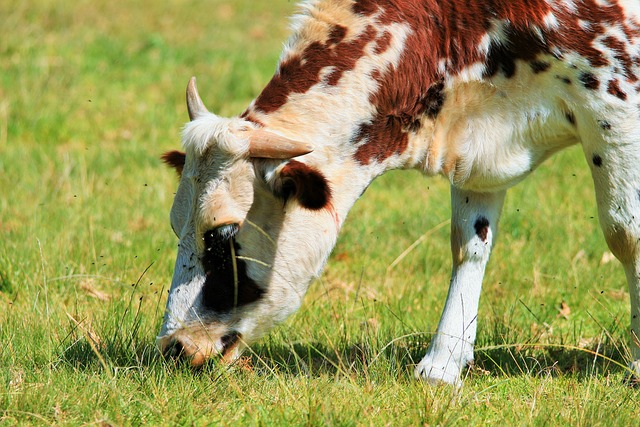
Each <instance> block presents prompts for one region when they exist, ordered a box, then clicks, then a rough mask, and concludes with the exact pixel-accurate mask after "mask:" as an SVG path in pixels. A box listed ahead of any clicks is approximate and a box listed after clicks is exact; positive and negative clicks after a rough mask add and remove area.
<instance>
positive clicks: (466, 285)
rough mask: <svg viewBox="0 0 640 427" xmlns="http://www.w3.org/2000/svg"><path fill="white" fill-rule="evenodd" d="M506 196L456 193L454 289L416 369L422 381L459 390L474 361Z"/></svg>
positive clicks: (453, 198)
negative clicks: (485, 283) (482, 294)
mask: <svg viewBox="0 0 640 427" xmlns="http://www.w3.org/2000/svg"><path fill="white" fill-rule="evenodd" d="M504 195H505V192H504V191H499V192H495V193H474V192H469V191H462V190H459V189H456V188H454V187H452V190H451V209H452V216H451V252H452V255H453V271H452V275H451V284H450V285H449V294H448V295H447V301H446V302H445V305H444V310H443V312H442V317H441V318H440V323H439V324H438V329H437V331H436V334H435V335H434V337H433V339H432V340H431V344H430V345H429V349H428V350H427V354H426V355H425V356H424V358H423V359H422V360H421V361H420V363H418V365H417V366H416V369H415V376H416V378H418V379H423V380H427V381H429V382H432V383H438V382H445V383H449V384H457V383H459V381H460V372H461V371H462V369H463V368H464V367H465V366H466V365H467V364H468V363H469V362H471V361H472V360H473V344H474V342H475V339H476V321H477V317H478V302H479V300H480V291H481V289H482V278H483V276H484V270H485V266H486V265H487V261H488V260H489V254H490V253H491V245H492V244H493V241H494V240H495V237H496V235H497V232H498V220H499V218H500V211H501V210H502V204H503V202H504Z"/></svg>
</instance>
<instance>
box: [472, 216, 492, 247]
mask: <svg viewBox="0 0 640 427" xmlns="http://www.w3.org/2000/svg"><path fill="white" fill-rule="evenodd" d="M473 228H474V229H475V230H476V234H477V235H478V237H479V238H480V240H482V241H483V242H486V241H487V237H488V235H489V220H488V219H487V218H485V217H483V216H479V217H478V219H477V220H476V223H475V224H473Z"/></svg>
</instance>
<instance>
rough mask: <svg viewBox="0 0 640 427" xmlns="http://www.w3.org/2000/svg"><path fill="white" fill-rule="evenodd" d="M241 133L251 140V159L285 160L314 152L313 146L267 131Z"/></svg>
mask: <svg viewBox="0 0 640 427" xmlns="http://www.w3.org/2000/svg"><path fill="white" fill-rule="evenodd" d="M241 133H242V134H245V135H242V136H243V137H245V138H248V139H249V157H257V158H263V159H279V160H284V159H291V158H293V157H298V156H302V155H304V154H309V153H311V152H312V151H313V146H312V145H311V144H307V143H306V142H300V141H294V140H292V139H289V138H285V137H284V136H280V135H276V134H275V133H272V132H269V131H266V130H262V129H255V130H246V131H242V132H241Z"/></svg>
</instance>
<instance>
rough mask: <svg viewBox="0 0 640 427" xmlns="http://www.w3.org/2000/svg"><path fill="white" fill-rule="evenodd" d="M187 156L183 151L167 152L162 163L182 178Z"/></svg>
mask: <svg viewBox="0 0 640 427" xmlns="http://www.w3.org/2000/svg"><path fill="white" fill-rule="evenodd" d="M186 158H187V155H186V154H185V153H183V152H182V151H167V152H166V153H164V154H163V155H162V161H163V162H165V163H166V164H167V165H169V166H171V167H172V168H174V169H175V170H176V172H177V173H178V176H182V169H184V162H185V160H186Z"/></svg>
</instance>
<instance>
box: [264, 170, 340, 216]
mask: <svg viewBox="0 0 640 427" xmlns="http://www.w3.org/2000/svg"><path fill="white" fill-rule="evenodd" d="M279 176H280V179H281V180H282V186H281V188H280V189H279V190H278V191H276V193H277V194H278V195H279V196H280V197H282V198H283V199H284V200H285V201H287V200H289V199H291V198H293V199H296V200H297V201H298V202H299V203H300V204H301V205H302V206H303V207H304V208H306V209H310V210H319V209H323V208H326V207H327V206H329V205H330V203H331V188H330V187H329V183H328V181H327V179H326V178H325V176H324V175H323V174H322V173H321V172H320V171H318V170H316V169H314V168H312V167H311V166H308V165H306V164H304V163H302V162H299V161H297V160H290V161H289V162H288V163H287V164H286V165H285V166H284V167H283V168H282V170H281V171H280V174H279Z"/></svg>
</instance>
